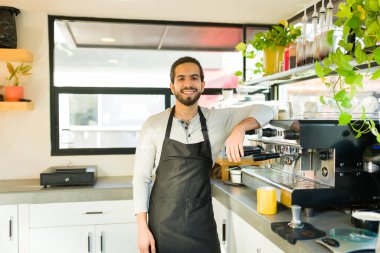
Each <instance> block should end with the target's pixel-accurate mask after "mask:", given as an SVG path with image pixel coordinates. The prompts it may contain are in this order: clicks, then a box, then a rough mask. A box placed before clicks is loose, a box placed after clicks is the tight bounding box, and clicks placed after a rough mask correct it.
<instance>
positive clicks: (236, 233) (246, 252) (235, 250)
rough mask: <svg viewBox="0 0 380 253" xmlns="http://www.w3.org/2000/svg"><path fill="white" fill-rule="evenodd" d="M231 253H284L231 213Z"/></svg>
mask: <svg viewBox="0 0 380 253" xmlns="http://www.w3.org/2000/svg"><path fill="white" fill-rule="evenodd" d="M230 226H231V232H230V233H231V238H230V241H229V247H230V250H231V251H230V252H231V253H284V252H283V251H282V250H281V249H280V248H278V247H277V246H276V245H275V244H274V243H272V242H271V241H270V240H269V239H267V238H266V237H265V236H263V235H262V234H261V233H260V232H258V231H257V230H256V229H254V228H253V227H252V226H250V225H249V224H248V223H247V222H246V221H244V220H243V219H242V218H240V217H239V216H238V215H236V214H235V213H233V212H231V224H230Z"/></svg>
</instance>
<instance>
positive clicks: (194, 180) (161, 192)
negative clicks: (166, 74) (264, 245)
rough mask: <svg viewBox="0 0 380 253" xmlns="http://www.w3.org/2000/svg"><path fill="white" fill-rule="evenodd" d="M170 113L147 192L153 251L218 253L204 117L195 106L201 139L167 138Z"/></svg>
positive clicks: (209, 154)
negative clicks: (157, 161) (154, 176)
mask: <svg viewBox="0 0 380 253" xmlns="http://www.w3.org/2000/svg"><path fill="white" fill-rule="evenodd" d="M174 110H175V107H173V109H172V110H171V112H170V116H169V121H168V125H167V126H166V133H165V139H164V143H163V145H162V152H161V158H160V163H159V165H158V167H157V170H156V180H155V183H154V185H153V189H152V192H151V195H150V201H149V219H148V224H149V228H150V230H151V232H152V233H153V236H154V239H155V241H156V250H157V253H220V244H219V239H218V234H217V232H216V223H215V220H214V212H213V209H212V202H211V184H210V174H211V168H212V156H211V146H210V141H209V138H208V133H207V126H206V119H205V117H204V116H203V114H202V111H201V110H200V108H199V107H198V113H199V116H200V121H201V126H202V134H203V137H204V141H202V142H199V143H194V144H184V143H181V142H178V141H175V140H171V139H170V131H171V128H172V123H173V117H174Z"/></svg>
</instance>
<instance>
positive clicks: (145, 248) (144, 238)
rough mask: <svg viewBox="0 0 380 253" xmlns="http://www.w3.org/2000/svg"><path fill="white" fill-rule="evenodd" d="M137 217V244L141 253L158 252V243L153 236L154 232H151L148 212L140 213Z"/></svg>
mask: <svg viewBox="0 0 380 253" xmlns="http://www.w3.org/2000/svg"><path fill="white" fill-rule="evenodd" d="M136 218H137V233H138V236H137V246H138V248H139V251H140V253H156V243H155V241H154V238H153V234H152V232H150V230H149V227H148V224H147V222H146V221H147V218H146V213H139V214H137V215H136Z"/></svg>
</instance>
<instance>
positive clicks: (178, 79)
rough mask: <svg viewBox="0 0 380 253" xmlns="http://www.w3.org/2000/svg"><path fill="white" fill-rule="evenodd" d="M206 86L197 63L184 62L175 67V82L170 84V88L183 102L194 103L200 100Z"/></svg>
mask: <svg viewBox="0 0 380 253" xmlns="http://www.w3.org/2000/svg"><path fill="white" fill-rule="evenodd" d="M204 86H205V82H202V81H201V76H200V70H199V67H198V65H197V64H195V63H184V64H180V65H178V66H177V67H176V68H175V76H174V84H173V83H171V84H170V89H171V91H172V92H173V94H174V95H175V97H176V98H177V100H178V101H179V102H180V103H181V104H184V105H187V106H191V105H194V104H195V103H196V102H197V101H198V100H199V98H200V96H201V94H202V92H203V90H204Z"/></svg>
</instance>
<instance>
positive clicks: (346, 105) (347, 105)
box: [341, 97, 352, 109]
mask: <svg viewBox="0 0 380 253" xmlns="http://www.w3.org/2000/svg"><path fill="white" fill-rule="evenodd" d="M341 105H342V106H343V107H344V108H346V109H350V108H351V107H352V104H351V98H349V97H345V98H344V99H343V101H342V103H341Z"/></svg>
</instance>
